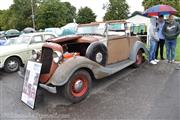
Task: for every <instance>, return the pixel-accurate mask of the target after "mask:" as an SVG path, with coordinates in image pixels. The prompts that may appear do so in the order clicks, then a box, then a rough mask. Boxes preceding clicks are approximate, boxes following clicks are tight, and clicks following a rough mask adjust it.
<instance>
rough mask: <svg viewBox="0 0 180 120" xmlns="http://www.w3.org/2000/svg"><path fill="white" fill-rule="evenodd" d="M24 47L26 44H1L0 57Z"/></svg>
mask: <svg viewBox="0 0 180 120" xmlns="http://www.w3.org/2000/svg"><path fill="white" fill-rule="evenodd" d="M26 48H27V45H26V44H22V45H7V46H1V47H0V57H1V56H5V55H9V54H14V53H18V52H20V51H22V50H24V49H26Z"/></svg>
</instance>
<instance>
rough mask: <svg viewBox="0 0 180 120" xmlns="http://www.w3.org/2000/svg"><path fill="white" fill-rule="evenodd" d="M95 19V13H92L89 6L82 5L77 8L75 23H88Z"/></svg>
mask: <svg viewBox="0 0 180 120" xmlns="http://www.w3.org/2000/svg"><path fill="white" fill-rule="evenodd" d="M95 20H96V15H95V13H93V11H92V10H91V9H90V8H88V7H84V8H80V9H79V11H78V13H77V18H76V22H77V23H80V24H83V23H90V22H95Z"/></svg>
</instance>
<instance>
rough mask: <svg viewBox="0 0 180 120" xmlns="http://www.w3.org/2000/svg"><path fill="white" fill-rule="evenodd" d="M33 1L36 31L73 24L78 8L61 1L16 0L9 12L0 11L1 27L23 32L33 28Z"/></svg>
mask: <svg viewBox="0 0 180 120" xmlns="http://www.w3.org/2000/svg"><path fill="white" fill-rule="evenodd" d="M31 1H32V5H33V8H34V11H35V23H36V29H40V28H41V29H44V28H46V27H61V26H63V25H65V24H67V23H69V22H73V19H75V17H76V8H75V7H74V6H72V5H71V4H70V3H68V2H60V1H59V0H14V4H12V5H11V6H10V8H9V9H8V10H2V11H0V27H1V29H3V30H7V29H11V28H15V29H18V30H23V29H24V28H25V27H31V26H32V9H31Z"/></svg>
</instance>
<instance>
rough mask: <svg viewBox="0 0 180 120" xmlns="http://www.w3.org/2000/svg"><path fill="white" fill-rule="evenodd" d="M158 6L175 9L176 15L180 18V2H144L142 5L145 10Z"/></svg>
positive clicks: (172, 0)
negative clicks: (163, 5) (167, 6)
mask: <svg viewBox="0 0 180 120" xmlns="http://www.w3.org/2000/svg"><path fill="white" fill-rule="evenodd" d="M157 4H165V5H170V6H172V7H174V8H175V9H176V10H177V13H176V15H177V16H180V0H143V3H142V5H143V6H144V9H145V10H146V9H147V8H149V7H152V6H154V5H157Z"/></svg>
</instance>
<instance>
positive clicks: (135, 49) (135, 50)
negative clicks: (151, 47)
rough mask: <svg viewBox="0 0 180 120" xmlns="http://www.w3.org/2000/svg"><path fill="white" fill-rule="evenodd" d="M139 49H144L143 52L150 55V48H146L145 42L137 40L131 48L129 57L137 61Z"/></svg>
mask: <svg viewBox="0 0 180 120" xmlns="http://www.w3.org/2000/svg"><path fill="white" fill-rule="evenodd" d="M139 50H142V52H143V53H145V54H146V55H147V56H148V49H147V48H146V46H145V44H144V43H142V42H140V41H136V43H135V44H134V45H133V47H132V49H131V52H130V56H129V58H130V59H131V60H133V61H134V62H135V61H136V55H137V53H138V51H139Z"/></svg>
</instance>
